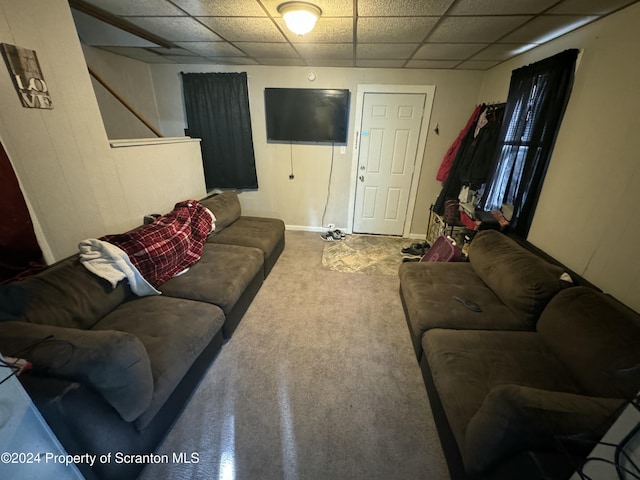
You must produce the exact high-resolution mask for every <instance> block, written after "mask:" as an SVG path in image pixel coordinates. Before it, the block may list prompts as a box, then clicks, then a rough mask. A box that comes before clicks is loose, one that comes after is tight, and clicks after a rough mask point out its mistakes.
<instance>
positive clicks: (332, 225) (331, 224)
mask: <svg viewBox="0 0 640 480" xmlns="http://www.w3.org/2000/svg"><path fill="white" fill-rule="evenodd" d="M327 228H328V229H329V230H335V228H336V224H335V223H330V224H329V225H327Z"/></svg>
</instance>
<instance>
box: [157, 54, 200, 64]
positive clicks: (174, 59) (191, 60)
mask: <svg viewBox="0 0 640 480" xmlns="http://www.w3.org/2000/svg"><path fill="white" fill-rule="evenodd" d="M163 56H164V58H166V59H167V60H169V61H170V63H188V64H191V65H198V64H199V63H209V62H210V60H209V59H208V58H206V57H200V56H198V57H186V56H183V55H163ZM167 63H169V62H167Z"/></svg>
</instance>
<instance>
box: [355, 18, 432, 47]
mask: <svg viewBox="0 0 640 480" xmlns="http://www.w3.org/2000/svg"><path fill="white" fill-rule="evenodd" d="M437 20H438V19H437V18H435V17H412V18H406V17H405V18H402V17H387V18H381V17H364V18H362V17H361V18H358V42H359V43H383V42H389V43H418V42H422V40H424V38H425V36H426V35H427V34H428V33H429V31H430V30H431V29H432V28H433V26H434V25H435V24H436V22H437Z"/></svg>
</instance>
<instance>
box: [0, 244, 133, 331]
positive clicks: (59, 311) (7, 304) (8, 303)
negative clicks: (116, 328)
mask: <svg viewBox="0 0 640 480" xmlns="http://www.w3.org/2000/svg"><path fill="white" fill-rule="evenodd" d="M131 296H132V293H131V289H130V288H129V285H128V283H126V282H120V283H119V284H118V285H117V286H116V288H115V289H114V288H112V287H111V285H110V284H109V282H107V281H106V280H103V279H101V278H99V277H97V276H95V275H94V274H92V273H91V272H89V271H88V270H87V269H86V268H85V267H84V266H83V265H82V264H81V263H80V261H79V260H78V256H77V255H74V256H73V257H70V258H67V259H65V260H62V261H60V262H58V263H56V264H54V265H52V266H50V267H49V268H47V269H46V270H44V271H42V272H40V273H38V274H37V275H34V276H32V277H29V278H27V279H25V280H22V281H18V282H14V283H10V284H8V285H4V286H1V287H0V321H1V320H22V321H25V322H30V323H39V324H44V325H56V326H60V327H69V328H81V329H88V328H91V327H92V326H93V325H94V324H95V323H96V322H97V321H98V320H100V319H101V318H102V317H104V316H105V315H106V314H108V313H110V312H111V311H113V310H114V309H115V308H116V307H117V306H118V305H120V304H121V303H123V302H125V301H126V300H128V299H129V298H130V297H131Z"/></svg>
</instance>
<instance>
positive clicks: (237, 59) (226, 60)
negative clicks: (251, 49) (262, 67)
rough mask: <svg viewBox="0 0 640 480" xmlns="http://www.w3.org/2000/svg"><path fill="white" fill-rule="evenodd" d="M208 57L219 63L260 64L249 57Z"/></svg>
mask: <svg viewBox="0 0 640 480" xmlns="http://www.w3.org/2000/svg"><path fill="white" fill-rule="evenodd" d="M208 59H209V60H211V61H212V62H213V63H215V64H217V65H259V63H258V62H257V61H255V60H254V59H253V58H249V57H208Z"/></svg>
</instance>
